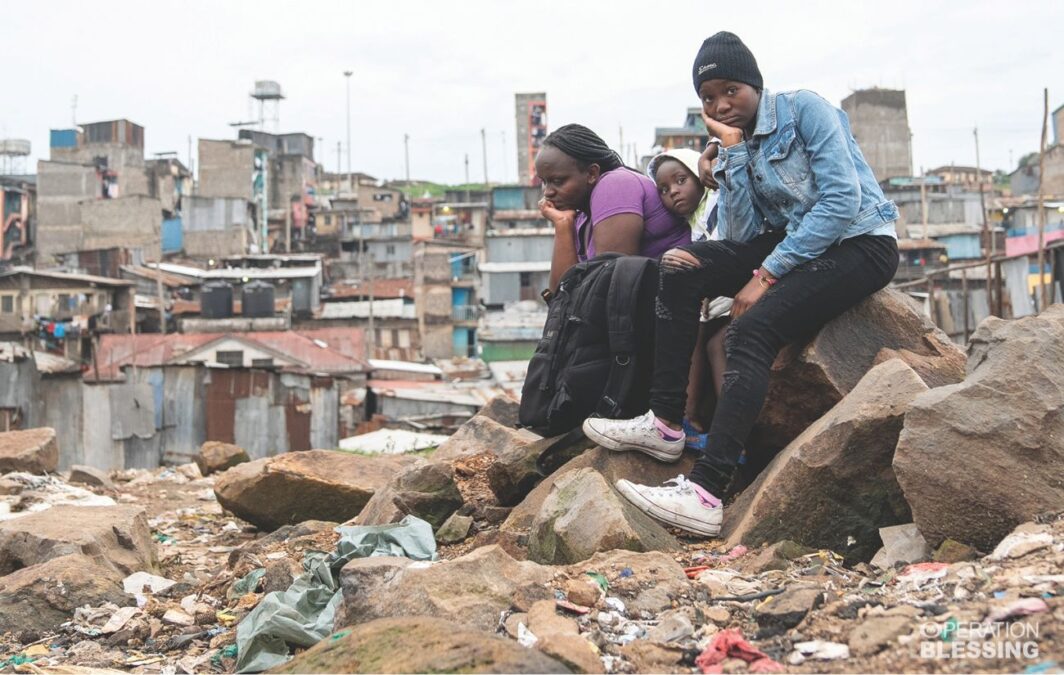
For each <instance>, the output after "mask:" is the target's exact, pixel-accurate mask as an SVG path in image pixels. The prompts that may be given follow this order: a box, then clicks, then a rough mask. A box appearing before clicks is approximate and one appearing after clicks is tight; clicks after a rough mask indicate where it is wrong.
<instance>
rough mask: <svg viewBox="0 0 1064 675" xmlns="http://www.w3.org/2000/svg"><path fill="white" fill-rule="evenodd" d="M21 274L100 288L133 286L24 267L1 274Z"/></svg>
mask: <svg viewBox="0 0 1064 675" xmlns="http://www.w3.org/2000/svg"><path fill="white" fill-rule="evenodd" d="M19 274H26V275H29V276H33V277H41V278H42V279H58V280H60V281H81V282H84V283H88V284H96V285H98V286H116V287H126V286H132V285H133V282H132V281H126V280H125V279H112V278H110V277H98V276H94V275H92V274H71V273H70V272H53V271H43V270H35V269H33V268H32V267H24V266H17V267H12V268H11V269H9V270H5V271H3V272H0V277H11V276H16V275H19Z"/></svg>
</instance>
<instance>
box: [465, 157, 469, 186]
mask: <svg viewBox="0 0 1064 675" xmlns="http://www.w3.org/2000/svg"><path fill="white" fill-rule="evenodd" d="M465 184H466V185H469V153H468V152H467V153H466V156H465Z"/></svg>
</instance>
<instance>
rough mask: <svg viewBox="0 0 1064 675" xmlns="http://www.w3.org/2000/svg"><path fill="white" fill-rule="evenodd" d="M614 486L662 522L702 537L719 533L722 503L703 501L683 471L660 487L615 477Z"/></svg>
mask: <svg viewBox="0 0 1064 675" xmlns="http://www.w3.org/2000/svg"><path fill="white" fill-rule="evenodd" d="M670 483H671V485H670ZM616 488H617V491H618V492H620V493H621V495H623V496H624V498H625V499H627V500H628V501H630V502H631V503H632V505H633V506H635V507H636V508H637V509H639V510H640V511H642V512H643V513H645V514H647V515H648V516H650V517H652V518H654V519H655V520H659V521H661V522H663V523H665V524H666V525H672V526H674V527H679V528H680V529H683V530H687V531H688V532H693V533H695V534H699V535H702V536H703V537H716V536H717V535H719V534H720V523H721V520H722V519H723V517H724V507H723V506H721V504H720V501H717V502H716V504H715V505H713V504H709V503H706V502H705V501H704V500H703V499H702V498H701V497H700V496H699V495H698V493H697V492H695V488H694V485H693V484H692V483H690V482H689V481H688V480H687V479H685V478H684V477H683V474H680V475H679V476H677V477H676V478H673V479H671V480H668V481H665V484H664V485H662V486H661V487H651V486H649V485H639V484H637V483H633V482H631V481H627V480H623V479H622V480H619V481H617V483H616Z"/></svg>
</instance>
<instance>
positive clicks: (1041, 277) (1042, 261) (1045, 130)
mask: <svg viewBox="0 0 1064 675" xmlns="http://www.w3.org/2000/svg"><path fill="white" fill-rule="evenodd" d="M1042 99H1043V102H1044V104H1043V107H1042V144H1041V146H1040V147H1039V155H1038V291H1039V292H1038V311H1039V312H1041V311H1042V310H1044V309H1045V308H1046V307H1047V306H1048V305H1049V298H1048V296H1047V294H1046V273H1045V272H1046V208H1045V189H1044V185H1045V176H1046V142H1047V140H1048V139H1047V137H1048V134H1049V89H1048V88H1046V89H1043V90H1042Z"/></svg>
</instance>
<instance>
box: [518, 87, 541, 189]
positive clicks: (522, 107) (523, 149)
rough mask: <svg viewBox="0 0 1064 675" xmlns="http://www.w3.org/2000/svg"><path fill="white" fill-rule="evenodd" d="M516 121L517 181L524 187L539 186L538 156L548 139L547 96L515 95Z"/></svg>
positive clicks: (539, 94)
mask: <svg viewBox="0 0 1064 675" xmlns="http://www.w3.org/2000/svg"><path fill="white" fill-rule="evenodd" d="M514 104H515V105H514V108H515V111H514V120H515V122H516V125H517V136H516V138H517V180H518V182H519V183H521V184H522V185H538V184H539V179H538V178H536V154H537V153H539V148H540V146H541V145H542V144H543V139H544V138H546V137H547V94H546V92H537V93H530V94H514Z"/></svg>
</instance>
